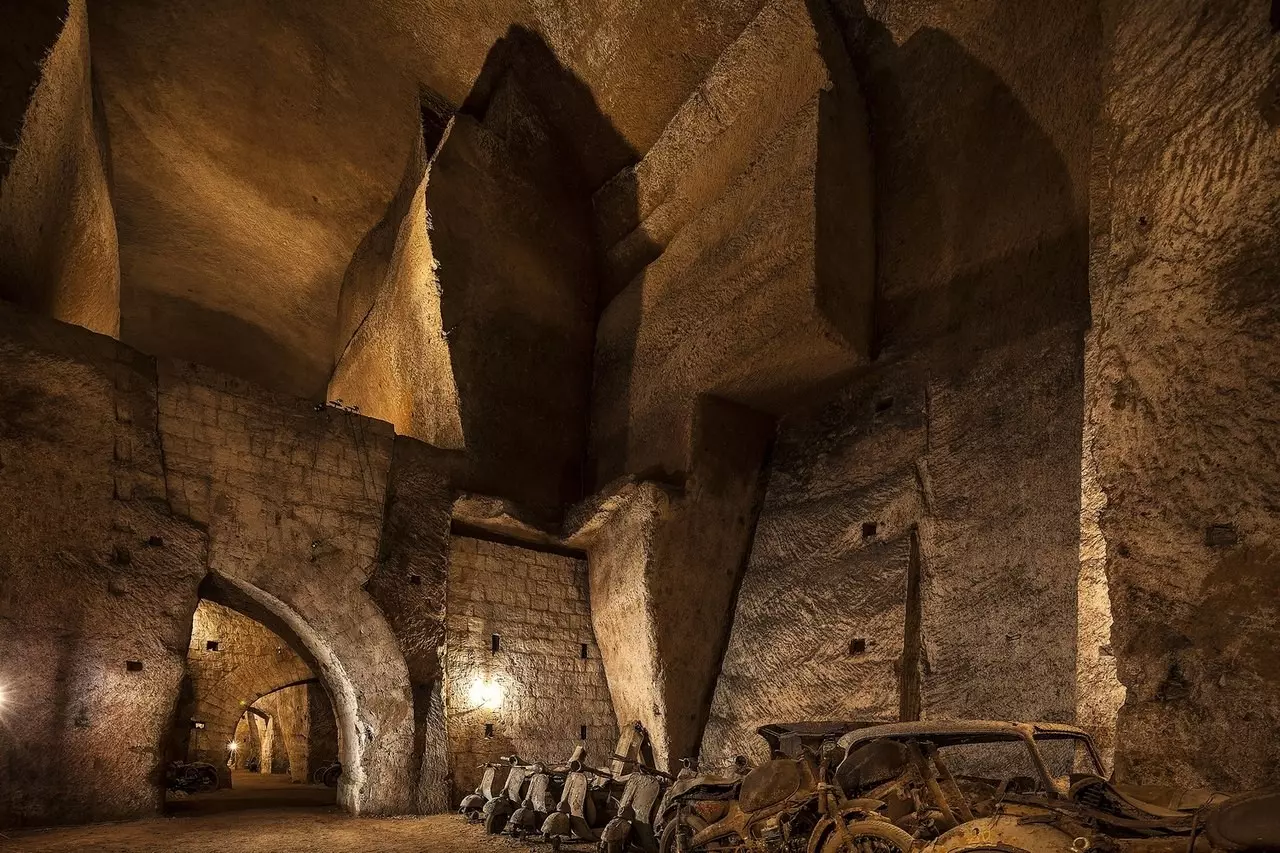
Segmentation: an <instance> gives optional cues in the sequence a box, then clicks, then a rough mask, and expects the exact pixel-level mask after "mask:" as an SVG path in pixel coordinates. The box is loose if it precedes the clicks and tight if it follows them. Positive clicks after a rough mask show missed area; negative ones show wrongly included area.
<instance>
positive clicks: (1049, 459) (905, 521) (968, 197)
mask: <svg viewBox="0 0 1280 853" xmlns="http://www.w3.org/2000/svg"><path fill="white" fill-rule="evenodd" d="M1055 6H1056V7H1057V9H1056V11H1055V12H1054V13H1052V14H1049V13H1047V12H1046V13H1044V14H1039V13H1038V14H1036V15H1034V16H1032V15H1024V14H1021V13H1018V12H1016V11H1015V10H1013V9H1012V7H1009V6H1008V5H1007V4H1000V3H977V4H971V5H970V6H967V7H965V8H964V9H949V10H942V9H940V8H938V9H935V8H933V7H925V6H920V5H919V4H910V3H897V2H880V3H868V4H865V5H864V4H861V3H857V2H847V3H838V4H836V9H837V12H838V17H839V19H840V21H841V24H842V34H843V37H844V39H845V43H846V45H847V46H848V50H849V53H850V55H851V56H852V58H853V62H854V64H855V66H856V67H857V69H858V76H859V80H860V82H861V85H862V89H863V92H864V94H865V96H866V100H867V104H868V115H869V123H870V128H871V139H872V147H873V158H872V159H873V162H874V163H875V182H876V183H875V186H876V211H875V223H876V239H875V243H876V261H877V286H876V289H877V305H876V313H875V327H876V338H877V345H878V350H879V351H878V353H877V363H876V364H875V365H874V366H873V367H872V368H871V369H870V370H868V371H866V372H865V373H864V374H863V375H862V376H860V377H859V378H858V379H857V380H856V381H855V382H853V383H852V384H850V385H849V386H848V387H846V388H845V389H844V390H842V391H840V392H839V393H837V394H835V395H834V396H832V397H831V398H830V399H829V400H828V401H827V402H826V403H823V404H820V405H817V406H814V407H812V408H810V409H808V410H804V411H800V412H796V413H794V414H792V415H788V416H787V417H785V418H784V419H783V420H782V424H781V427H780V432H779V440H778V446H777V448H776V451H775V454H774V459H773V465H772V470H771V473H770V479H769V486H768V493H767V497H766V502H765V508H764V510H763V512H762V515H761V518H760V521H759V527H758V531H757V536H756V539H755V543H754V547H753V551H752V561H751V565H750V567H749V569H748V571H747V574H746V576H745V578H744V580H743V585H742V589H741V592H740V594H739V598H738V605H737V609H738V612H737V616H736V617H735V622H734V633H733V636H732V638H731V640H730V645H729V649H728V651H727V653H726V657H725V663H724V671H723V674H722V676H721V679H720V682H719V686H718V689H717V694H716V698H715V700H714V703H713V707H712V711H711V714H712V720H711V724H710V725H709V726H708V731H707V735H706V738H705V739H704V741H703V745H702V746H703V752H704V755H705V757H707V758H708V759H711V760H715V759H717V758H724V757H726V756H728V755H731V754H733V753H735V752H747V751H755V750H758V749H760V748H761V747H762V746H763V744H761V743H758V739H757V738H756V737H755V736H754V729H755V727H756V726H758V725H760V724H762V723H765V722H770V721H777V720H781V719H787V718H806V717H807V718H814V717H816V718H828V719H841V718H850V717H855V718H856V717H859V716H872V717H876V718H886V717H887V718H896V717H897V716H898V715H899V714H900V713H902V712H903V710H904V707H905V706H904V697H903V694H904V691H907V692H909V691H908V690H907V688H908V687H909V686H911V685H916V686H917V687H913V688H912V689H917V688H918V695H917V696H915V697H914V698H912V699H911V700H910V701H911V703H913V705H912V707H913V708H918V709H919V712H920V713H922V714H923V715H924V716H925V717H961V716H977V717H1012V718H1018V717H1034V718H1045V719H1073V718H1074V716H1075V688H1076V645H1075V635H1076V610H1077V575H1078V574H1079V559H1080V558H1079V515H1080V492H1081V485H1080V442H1081V438H1080V424H1081V420H1082V416H1081V395H1082V390H1081V386H1082V374H1083V368H1082V365H1081V359H1082V352H1083V344H1082V338H1083V333H1084V329H1085V327H1086V325H1087V322H1088V315H1087V278H1086V276H1087V260H1088V240H1087V231H1086V222H1087V197H1088V170H1089V163H1090V159H1089V158H1090V150H1091V121H1092V116H1093V110H1094V109H1095V108H1096V102H1097V98H1096V91H1095V89H1096V85H1097V84H1096V80H1095V79H1094V78H1093V77H1092V76H1090V72H1091V71H1092V69H1094V68H1095V67H1096V62H1097V53H1098V51H1099V45H1100V41H1101V33H1100V29H1099V23H1098V19H1097V15H1096V11H1095V10H1092V9H1090V8H1089V7H1087V5H1085V6H1077V5H1075V4H1067V3H1058V4H1055ZM1031 69H1034V71H1032V70H1031ZM912 527H915V528H917V530H918V535H919V541H920V551H921V555H920V574H921V577H920V600H919V601H918V602H908V601H907V583H906V580H907V573H908V568H909V552H910V548H909V536H910V530H911V528H912ZM784 590H785V591H786V595H785V596H784V595H782V592H783V591H784ZM908 605H910V607H914V608H918V613H919V618H920V625H919V628H918V636H917V637H915V638H913V639H912V640H910V641H909V642H911V643H913V644H914V643H917V642H918V643H919V644H920V645H921V649H920V651H919V653H918V654H912V655H904V652H906V651H908V650H907V649H904V646H903V643H904V640H905V639H906V637H907V636H908V634H909V633H912V632H910V631H908V619H907V612H908V610H909V609H910V608H909V607H908ZM914 630H915V629H913V631H914ZM858 640H862V641H863V644H862V645H861V646H859V645H857V644H856V643H855V641H858ZM859 649H860V650H859ZM910 651H912V652H914V651H915V650H914V649H912V650H910ZM917 658H919V664H918V665H919V668H920V669H919V671H918V672H916V673H909V672H904V671H903V666H902V665H903V663H904V662H907V663H909V662H911V661H914V660H916V659H917Z"/></svg>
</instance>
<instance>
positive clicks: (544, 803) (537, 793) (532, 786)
mask: <svg viewBox="0 0 1280 853" xmlns="http://www.w3.org/2000/svg"><path fill="white" fill-rule="evenodd" d="M579 749H581V748H579ZM574 756H575V757H578V752H577V751H575V753H574ZM570 760H572V759H570ZM557 770H558V771H559V772H557ZM529 772H530V774H531V775H530V777H529V784H528V788H527V790H526V791H525V796H524V801H523V802H522V803H520V808H518V809H516V810H515V811H514V812H512V813H511V817H510V818H509V819H508V820H507V827H506V829H504V830H503V832H505V833H506V834H507V835H510V836H512V837H513V838H516V839H517V840H520V839H523V838H524V837H525V836H526V835H532V834H534V833H536V832H538V830H539V828H540V827H541V826H542V824H543V823H544V822H545V821H546V819H547V815H549V814H551V812H553V811H555V810H556V805H557V803H558V802H559V796H560V791H561V789H562V788H563V786H564V774H565V772H566V771H565V768H555V769H553V768H548V767H547V766H546V765H544V764H534V765H532V766H531V767H530V768H529Z"/></svg>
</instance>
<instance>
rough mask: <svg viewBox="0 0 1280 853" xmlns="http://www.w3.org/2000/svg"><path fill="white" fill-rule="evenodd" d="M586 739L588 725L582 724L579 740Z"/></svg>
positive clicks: (579, 730)
mask: <svg viewBox="0 0 1280 853" xmlns="http://www.w3.org/2000/svg"><path fill="white" fill-rule="evenodd" d="M586 739H587V727H586V726H581V727H580V728H579V729H578V740H586Z"/></svg>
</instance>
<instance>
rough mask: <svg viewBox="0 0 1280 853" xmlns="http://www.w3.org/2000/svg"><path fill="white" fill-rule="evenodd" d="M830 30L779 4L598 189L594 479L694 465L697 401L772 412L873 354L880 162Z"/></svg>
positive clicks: (790, 3)
mask: <svg viewBox="0 0 1280 853" xmlns="http://www.w3.org/2000/svg"><path fill="white" fill-rule="evenodd" d="M834 33H835V31H834V29H833V28H832V27H831V25H830V23H829V22H828V21H826V20H825V19H824V18H821V17H814V14H813V13H812V12H811V10H810V9H808V8H807V7H806V4H805V3H804V2H802V0H777V2H773V3H770V4H769V5H768V6H766V7H765V8H764V9H763V10H762V11H761V12H760V14H759V15H758V16H757V17H756V19H755V20H754V21H752V23H751V24H750V25H749V26H748V27H747V28H746V30H745V31H744V32H743V33H742V35H741V36H740V37H739V38H738V40H737V41H736V42H735V43H734V44H733V45H731V46H730V47H729V48H728V49H727V50H726V51H725V52H724V54H723V55H722V56H721V57H720V60H719V62H717V64H716V65H715V67H714V68H713V69H712V71H711V73H710V74H709V75H708V77H707V79H706V81H705V82H704V83H703V85H702V86H701V87H700V88H699V89H698V90H697V91H696V92H695V93H694V94H693V95H692V96H691V97H690V98H689V99H688V100H687V101H686V102H685V104H684V106H683V107H681V109H680V111H679V112H678V113H677V114H676V116H675V117H674V118H673V119H672V120H671V122H670V124H668V125H667V128H666V130H665V131H664V132H663V134H662V136H661V138H660V139H659V140H658V141H657V142H656V143H655V144H654V146H653V148H652V149H650V151H649V152H648V154H647V155H646V156H645V158H644V159H643V160H642V161H641V162H640V163H638V164H637V165H636V166H635V167H633V168H630V169H627V170H625V171H623V172H622V173H620V174H619V175H617V176H616V177H615V178H613V179H612V180H611V181H610V182H609V183H608V184H606V185H605V186H604V187H603V188H602V189H601V190H599V191H598V192H597V193H596V195H595V210H596V218H597V222H596V226H597V233H598V234H599V236H600V239H601V242H602V244H603V247H602V248H603V249H604V251H605V253H606V257H607V262H606V269H607V273H606V275H607V279H608V281H609V285H610V286H611V289H606V290H605V292H604V296H605V298H606V299H607V300H608V304H607V307H606V308H605V309H604V311H603V314H602V316H601V320H600V325H599V329H598V333H597V337H596V354H595V359H596V378H595V396H594V400H593V411H592V428H593V432H592V455H593V457H594V460H593V461H594V463H595V472H594V473H595V481H596V483H597V484H601V483H604V482H608V481H609V480H611V479H612V478H614V477H616V476H618V475H620V474H623V473H632V474H635V473H641V472H651V471H662V472H666V473H667V474H671V473H674V472H678V471H685V470H688V469H689V467H690V464H691V461H690V441H691V439H692V431H691V426H692V419H693V411H694V406H695V400H696V399H697V397H698V396H699V395H700V394H704V393H710V394H714V395H716V396H719V397H723V398H725V399H727V400H732V401H734V402H736V403H739V404H742V405H745V406H749V407H752V408H754V409H758V410H760V411H765V412H771V413H777V412H780V411H782V410H783V409H784V408H785V407H786V406H787V405H789V404H791V403H793V402H794V401H795V400H796V399H797V398H798V397H803V396H804V395H805V394H808V393H812V391H813V390H814V389H815V388H819V387H822V386H823V385H824V384H826V383H828V382H829V381H831V380H832V379H833V378H835V377H839V376H841V375H843V374H845V373H846V372H847V371H849V370H850V369H852V368H854V367H855V366H857V365H858V364H861V363H865V361H866V360H867V358H868V353H869V351H870V325H871V323H870V317H871V313H870V309H871V301H872V284H873V263H872V261H873V251H874V250H873V241H872V228H871V191H870V176H871V168H870V155H869V149H868V142H867V128H866V119H865V111H864V108H863V103H862V96H861V93H860V91H859V88H858V83H857V81H856V80H855V79H854V76H853V73H852V70H851V68H850V67H849V63H848V58H847V56H846V55H845V53H844V51H843V48H842V47H841V45H840V42H839V39H838V37H836V36H835V35H834ZM615 294H616V295H615ZM610 297H611V298H610Z"/></svg>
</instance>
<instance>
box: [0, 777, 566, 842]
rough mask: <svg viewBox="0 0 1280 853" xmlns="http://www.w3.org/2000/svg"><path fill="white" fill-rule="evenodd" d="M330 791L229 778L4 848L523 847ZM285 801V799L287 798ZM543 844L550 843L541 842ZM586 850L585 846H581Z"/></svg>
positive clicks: (33, 834)
mask: <svg viewBox="0 0 1280 853" xmlns="http://www.w3.org/2000/svg"><path fill="white" fill-rule="evenodd" d="M332 799H333V792H332V791H331V790H329V789H325V788H316V787H314V786H310V785H292V786H290V785H289V784H288V783H287V782H283V783H281V782H279V781H275V782H274V783H273V782H272V781H270V780H262V781H259V780H248V781H247V782H246V781H242V780H241V779H240V778H239V776H238V775H237V778H236V780H235V788H234V789H233V790H231V791H219V792H217V793H215V794H208V795H201V796H198V797H192V798H190V799H187V800H180V801H177V802H176V803H174V804H173V805H172V807H171V809H170V810H171V811H172V812H174V814H172V815H171V816H168V817H158V818H150V819H147V820H138V821H130V822H127V823H110V824H97V825H94V826H80V827H69V828H65V829H50V830H36V831H24V832H17V833H14V832H10V833H9V834H8V835H7V837H6V836H0V851H4V853H73V851H74V852H75V853H80V851H92V853H294V851H297V853H311V851H316V853H523V851H527V850H531V849H534V848H532V847H531V846H530V845H529V844H528V843H525V844H516V843H515V842H514V841H510V840H507V839H504V838H491V837H489V836H487V835H485V833H484V830H483V829H482V828H481V827H480V826H477V825H474V824H467V823H465V822H464V821H463V820H462V818H461V817H459V816H457V815H434V816H432V817H413V818H387V819H381V818H353V817H349V816H348V815H346V814H344V813H342V812H341V811H339V810H338V809H337V808H336V807H335V806H332V805H324V804H316V801H317V800H320V801H321V802H322V803H323V802H326V801H327V802H331V801H332ZM286 803H288V804H287V805H286ZM542 849H543V850H549V849H550V848H549V847H547V846H545V845H543V846H542ZM580 849H583V850H586V849H587V848H580Z"/></svg>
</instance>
